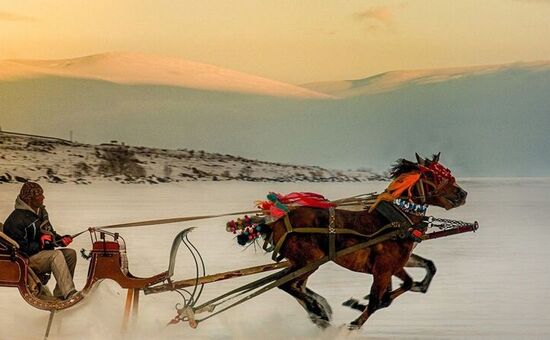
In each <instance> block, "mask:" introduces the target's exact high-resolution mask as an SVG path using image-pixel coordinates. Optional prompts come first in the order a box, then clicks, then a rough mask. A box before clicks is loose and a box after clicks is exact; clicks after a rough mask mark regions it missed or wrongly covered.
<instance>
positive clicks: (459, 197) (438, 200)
mask: <svg viewBox="0 0 550 340" xmlns="http://www.w3.org/2000/svg"><path fill="white" fill-rule="evenodd" d="M440 154H441V153H438V154H437V155H434V156H433V157H432V159H429V158H422V157H420V156H419V155H418V154H416V161H417V162H416V163H414V162H411V161H408V160H406V159H400V160H398V161H397V163H396V164H395V165H394V166H393V168H392V169H391V171H390V175H391V178H392V179H393V180H394V181H393V182H392V183H391V184H390V186H389V187H388V189H386V192H387V193H388V194H390V195H393V196H394V197H395V198H403V199H408V200H411V201H413V202H415V203H426V204H429V205H435V206H439V207H442V208H445V209H447V210H449V209H453V208H456V207H459V206H461V205H463V204H464V203H465V202H466V196H467V193H466V191H464V190H463V189H462V188H461V187H460V186H459V185H458V184H457V183H456V180H455V178H454V176H453V175H452V174H451V171H450V170H449V169H448V168H446V167H445V166H443V165H442V164H441V163H439V156H440Z"/></svg>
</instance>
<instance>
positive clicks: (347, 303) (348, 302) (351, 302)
mask: <svg viewBox="0 0 550 340" xmlns="http://www.w3.org/2000/svg"><path fill="white" fill-rule="evenodd" d="M358 303H359V300H357V299H354V298H349V299H348V300H346V301H344V302H342V306H346V307H352V306H355V305H356V304H358Z"/></svg>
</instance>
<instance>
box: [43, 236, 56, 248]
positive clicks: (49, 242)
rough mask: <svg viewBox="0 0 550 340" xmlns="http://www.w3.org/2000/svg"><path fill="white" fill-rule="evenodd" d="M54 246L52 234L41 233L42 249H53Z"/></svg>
mask: <svg viewBox="0 0 550 340" xmlns="http://www.w3.org/2000/svg"><path fill="white" fill-rule="evenodd" d="M53 248H54V245H53V237H52V235H50V234H42V235H40V249H42V250H52V249H53Z"/></svg>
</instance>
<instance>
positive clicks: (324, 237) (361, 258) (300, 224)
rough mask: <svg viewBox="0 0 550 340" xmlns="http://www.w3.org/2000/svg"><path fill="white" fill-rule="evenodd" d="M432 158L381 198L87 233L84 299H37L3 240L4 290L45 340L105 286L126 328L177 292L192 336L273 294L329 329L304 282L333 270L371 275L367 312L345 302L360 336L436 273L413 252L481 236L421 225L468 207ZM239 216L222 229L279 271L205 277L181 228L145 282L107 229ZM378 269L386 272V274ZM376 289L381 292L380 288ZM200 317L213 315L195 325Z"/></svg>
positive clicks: (317, 198)
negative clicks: (38, 321) (31, 310)
mask: <svg viewBox="0 0 550 340" xmlns="http://www.w3.org/2000/svg"><path fill="white" fill-rule="evenodd" d="M438 158H439V156H436V157H434V158H433V159H432V160H428V159H422V158H420V157H418V156H417V163H413V162H409V161H405V160H400V161H399V163H398V164H397V165H396V166H395V167H394V169H393V171H392V175H393V178H394V180H393V181H392V183H391V184H390V186H389V187H388V188H387V189H386V191H385V192H383V193H382V194H374V193H371V194H365V195H359V196H354V197H350V198H346V199H341V200H337V201H332V202H329V201H328V200H326V199H325V198H324V197H323V196H321V195H318V194H314V193H292V194H289V195H285V196H282V195H277V194H273V193H271V194H270V195H268V200H267V201H263V202H259V203H258V207H259V208H260V210H256V211H249V212H239V213H230V214H220V215H210V216H194V217H184V218H175V219H165V220H155V221H144V222H135V223H126V224H117V225H111V226H104V227H95V228H89V229H88V230H86V231H87V232H89V234H90V239H91V243H92V248H91V250H90V252H89V253H88V254H86V253H85V252H83V256H85V257H86V258H89V260H90V265H89V270H88V279H87V283H86V285H85V287H84V289H83V290H82V291H81V292H79V293H78V294H76V295H75V296H73V297H72V298H71V299H69V300H65V301H48V299H44V298H41V295H42V294H44V284H43V282H42V281H41V279H40V278H38V277H37V276H36V275H35V274H34V273H33V272H32V270H31V269H30V268H29V266H28V259H27V258H26V256H25V255H24V254H22V253H20V252H18V247H17V244H16V243H15V242H13V241H12V240H11V241H10V240H9V238H7V237H6V236H5V235H3V234H1V233H0V267H1V268H3V269H4V270H2V271H0V285H1V286H10V287H17V288H18V289H19V291H20V293H21V295H22V296H23V298H24V299H25V301H26V302H27V303H29V304H30V305H32V306H33V307H35V308H39V309H43V310H49V311H51V312H52V313H51V317H50V320H49V324H48V329H47V332H46V334H48V333H49V327H50V325H51V321H52V318H53V315H54V311H57V310H62V309H66V308H69V307H71V306H73V305H75V304H77V303H79V302H80V301H82V300H83V299H84V298H85V297H86V296H87V295H88V294H89V293H90V292H91V290H92V289H93V288H94V287H95V286H97V284H98V283H99V282H101V281H102V280H103V279H112V280H114V281H116V282H117V283H119V285H120V286H121V287H122V288H126V289H128V294H127V299H126V308H125V317H124V320H125V321H124V325H126V324H127V321H128V319H129V317H130V314H131V313H132V310H133V314H137V307H138V304H139V294H140V291H143V292H144V293H145V294H146V295H149V294H156V293H161V292H168V291H175V292H178V293H179V294H180V296H181V298H182V299H183V303H180V304H178V305H177V306H176V309H177V315H176V316H175V317H174V319H173V320H172V321H171V322H170V323H178V322H180V321H188V322H189V324H190V325H191V326H192V327H196V326H197V325H198V324H199V323H200V322H203V321H205V320H207V319H209V318H210V317H212V316H214V315H216V314H218V313H221V312H223V311H225V310H227V309H229V308H231V307H234V306H236V305H238V304H240V303H243V302H245V301H247V300H250V299H251V298H253V297H255V296H257V295H259V294H262V293H264V292H266V291H268V290H270V289H272V288H275V287H278V288H281V289H282V290H284V291H285V292H287V293H289V294H291V295H292V296H294V297H295V298H296V299H297V300H298V301H299V302H300V303H301V304H302V305H303V306H304V308H305V309H306V310H307V311H308V313H309V314H310V318H311V320H312V321H313V322H314V323H315V324H317V325H318V326H320V327H326V326H328V324H329V322H330V318H331V313H332V312H331V309H330V306H328V302H327V301H326V300H325V299H324V298H323V297H321V296H319V295H318V294H316V293H315V292H313V291H312V290H310V289H309V288H307V287H306V286H305V284H306V281H307V277H308V276H309V275H311V274H312V273H313V272H314V271H315V270H317V269H318V268H319V267H320V266H321V265H323V264H324V263H326V262H329V261H333V262H335V263H337V264H339V265H341V266H343V267H345V268H348V269H350V270H353V271H358V272H366V273H370V274H373V275H374V283H373V288H371V292H370V295H369V304H368V306H366V305H361V304H359V303H358V301H357V300H353V302H351V303H350V302H349V301H347V302H346V303H347V305H349V306H350V307H352V308H355V309H359V310H360V311H361V312H362V314H361V316H360V317H359V318H358V319H357V320H355V321H354V322H352V324H351V325H350V327H351V328H359V327H360V326H361V325H362V324H363V323H364V322H365V321H366V319H367V318H368V317H369V316H370V315H371V314H372V313H373V312H374V311H375V310H377V309H379V308H383V307H387V306H388V305H389V304H390V303H391V301H392V300H393V299H395V298H396V297H397V296H399V295H401V294H402V293H404V292H406V291H408V290H412V291H418V292H426V290H427V288H428V286H429V284H430V281H431V279H432V277H433V274H434V273H435V267H434V266H433V263H432V262H431V261H430V260H427V259H423V258H421V257H420V256H418V255H415V254H412V249H413V247H414V245H415V244H417V243H418V242H420V241H422V240H430V239H435V238H439V237H444V236H449V235H453V234H459V233H464V232H469V231H475V230H477V228H478V224H477V222H474V223H465V222H461V221H454V220H446V219H438V218H434V217H426V216H425V212H426V208H427V206H428V205H438V206H441V207H444V208H446V209H451V208H454V207H458V206H460V205H462V204H464V201H465V197H466V193H465V192H464V191H463V190H462V189H461V188H460V187H458V185H456V182H455V180H454V177H452V176H451V174H450V171H449V170H448V169H446V168H445V167H443V166H442V165H440V164H439V162H438ZM240 214H246V215H245V216H244V217H243V218H241V219H237V220H236V221H230V222H229V223H228V224H227V227H226V228H227V230H228V231H231V232H233V233H235V234H236V235H237V240H238V242H239V243H240V244H242V245H250V244H252V243H255V242H256V241H257V240H258V239H260V238H263V239H264V241H265V243H264V246H263V248H264V249H265V250H266V251H272V252H273V259H274V260H275V261H276V262H275V263H271V264H266V265H262V266H256V267H250V268H241V269H237V270H233V271H228V272H224V273H219V274H214V275H206V270H205V264H204V262H203V260H202V257H201V255H200V253H199V251H198V250H197V248H196V247H195V246H194V245H193V244H192V243H191V242H190V241H189V238H188V236H189V232H190V231H191V230H192V228H187V229H185V230H183V231H181V232H180V233H179V234H178V235H177V236H176V238H175V239H174V242H173V244H172V248H171V252H170V260H169V265H168V270H166V271H165V272H162V273H159V274H157V275H154V276H152V277H149V278H139V277H135V276H134V275H132V274H131V272H130V271H129V265H128V258H127V255H126V251H125V249H126V244H125V242H124V239H123V238H122V237H121V236H120V234H119V233H112V232H110V231H108V230H107V229H111V228H123V227H133V226H142V225H153V224H164V223H174V222H185V221H192V220H197V219H204V218H213V217H220V216H229V215H240ZM433 230H435V231H433ZM86 231H83V232H86ZM79 234H81V233H79ZM77 235H78V234H77ZM77 235H75V237H76V236H77ZM180 245H184V247H185V248H187V250H188V251H189V252H190V254H191V257H192V258H193V260H194V263H195V267H196V273H195V277H193V278H189V279H185V280H180V281H174V280H172V276H173V274H174V268H175V263H176V255H177V252H178V249H179V248H180ZM395 254H399V255H395ZM283 259H285V261H283ZM381 259H383V260H384V261H382V260H381ZM380 263H390V264H391V265H390V266H389V267H384V266H382V265H380ZM404 266H417V267H423V268H425V269H426V271H427V274H426V277H425V278H424V279H423V280H422V281H420V282H413V281H412V279H411V278H410V277H409V276H408V275H407V274H406V272H405V271H404V269H403V267H404ZM277 269H280V271H278V272H276V273H274V274H270V275H268V276H266V277H264V278H261V279H258V280H256V281H253V282H251V283H249V284H246V285H244V286H242V287H239V288H236V289H234V290H232V291H230V292H227V293H225V294H223V295H221V296H218V297H216V298H214V299H212V300H210V301H207V302H204V303H199V300H200V296H201V293H202V291H203V285H204V284H207V283H212V282H217V281H221V280H227V279H230V278H234V277H240V276H246V275H252V274H258V273H263V272H268V271H273V270H277ZM392 275H395V276H397V277H399V278H400V279H402V280H403V282H404V283H403V285H402V286H401V287H400V288H398V289H396V290H393V291H392V290H391V286H389V284H388V283H387V282H388V278H391V276H392ZM381 280H382V282H386V283H385V284H381V283H380V282H381ZM390 281H391V280H390ZM190 287H192V288H190ZM374 287H376V289H374ZM186 288H189V289H186ZM46 294H47V291H46ZM42 296H43V295H42ZM235 300H236V301H235ZM233 301H235V302H233ZM203 312H210V314H208V315H206V316H202V317H199V316H200V315H201V313H203ZM124 327H126V326H124Z"/></svg>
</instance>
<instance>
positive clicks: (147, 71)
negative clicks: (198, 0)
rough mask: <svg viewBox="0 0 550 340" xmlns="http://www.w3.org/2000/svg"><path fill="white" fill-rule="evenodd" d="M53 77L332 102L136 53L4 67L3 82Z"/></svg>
mask: <svg viewBox="0 0 550 340" xmlns="http://www.w3.org/2000/svg"><path fill="white" fill-rule="evenodd" d="M52 76H53V77H65V78H74V79H94V80H104V81H109V82H113V83H117V84H133V85H140V84H141V85H143V84H147V85H165V86H176V87H184V88H190V89H200V90H213V91H228V92H239V93H253V94H260V95H268V96H280V97H295V98H331V96H330V95H327V94H322V93H318V92H315V91H312V90H308V89H304V88H301V87H299V86H295V85H290V84H286V83H283V82H278V81H274V80H271V79H266V78H262V77H258V76H253V75H249V74H245V73H242V72H237V71H233V70H229V69H224V68H221V67H217V66H213V65H208V64H203V63H198V62H194V61H189V60H185V59H178V58H168V57H159V56H152V55H144V54H136V53H115V52H113V53H104V54H97V55H91V56H86V57H81V58H74V59H63V60H5V61H2V62H0V81H6V80H12V81H13V80H18V79H32V78H43V77H52Z"/></svg>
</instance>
